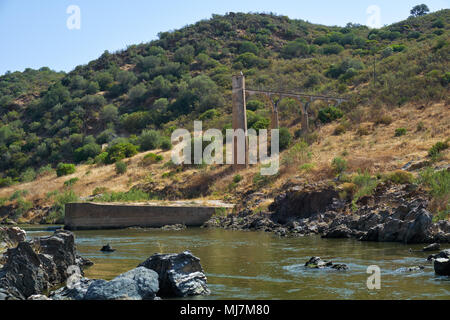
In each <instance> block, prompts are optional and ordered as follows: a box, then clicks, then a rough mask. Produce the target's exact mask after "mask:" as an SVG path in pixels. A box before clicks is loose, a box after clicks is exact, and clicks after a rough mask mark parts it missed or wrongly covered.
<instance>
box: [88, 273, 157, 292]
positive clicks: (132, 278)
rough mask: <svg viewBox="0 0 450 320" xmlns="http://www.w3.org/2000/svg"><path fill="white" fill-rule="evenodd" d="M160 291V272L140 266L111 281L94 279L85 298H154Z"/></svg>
mask: <svg viewBox="0 0 450 320" xmlns="http://www.w3.org/2000/svg"><path fill="white" fill-rule="evenodd" d="M158 291H159V284H158V274H157V273H156V272H154V271H153V270H149V269H147V268H145V267H138V268H136V269H133V270H130V271H128V272H126V273H124V274H121V275H120V276H118V277H116V278H114V279H113V280H111V281H105V280H95V281H93V282H92V283H91V284H90V286H89V288H88V289H87V291H86V295H85V296H84V300H154V299H155V298H156V293H157V292H158Z"/></svg>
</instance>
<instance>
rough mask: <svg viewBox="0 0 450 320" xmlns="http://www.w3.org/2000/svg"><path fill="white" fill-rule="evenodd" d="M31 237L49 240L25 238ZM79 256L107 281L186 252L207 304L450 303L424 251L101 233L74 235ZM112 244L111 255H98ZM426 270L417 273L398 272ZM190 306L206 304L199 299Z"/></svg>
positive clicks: (259, 237)
mask: <svg viewBox="0 0 450 320" xmlns="http://www.w3.org/2000/svg"><path fill="white" fill-rule="evenodd" d="M28 234H29V235H30V236H40V235H44V234H49V232H43V231H36V230H35V231H31V230H30V231H28ZM75 234H76V243H77V246H78V251H79V252H80V253H81V255H83V256H84V257H87V258H89V259H91V260H92V261H94V263H95V265H94V266H92V267H91V268H89V269H87V270H86V271H85V274H86V276H87V277H89V278H101V279H107V280H109V279H112V278H114V277H115V276H117V275H119V274H121V273H123V272H126V271H128V270H130V269H133V268H135V267H136V266H137V265H138V264H139V263H140V262H142V261H144V260H145V259H147V258H148V257H149V256H151V255H152V254H154V253H156V252H158V253H173V252H181V251H184V250H190V251H191V252H192V253H193V254H194V255H196V256H198V257H199V258H200V259H201V264H202V266H203V268H204V270H205V272H206V275H207V277H208V284H209V287H210V289H211V291H212V294H211V296H209V297H207V299H450V278H448V277H439V276H436V275H435V274H434V270H433V266H432V265H431V264H429V263H427V261H426V257H427V256H428V254H427V253H422V252H412V253H410V252H409V248H412V249H413V250H420V249H421V248H422V247H423V246H421V245H415V246H411V245H408V246H406V245H403V244H397V243H371V242H359V241H356V240H352V239H349V240H336V239H321V238H320V237H319V236H308V237H301V238H279V237H277V236H276V235H273V234H270V233H263V232H243V231H229V230H209V229H200V228H193V229H188V230H185V231H162V230H135V229H127V230H106V231H77V232H75ZM107 243H109V244H110V245H111V246H112V247H113V248H115V249H117V251H116V252H114V253H108V254H105V253H101V252H100V251H99V250H100V248H101V247H102V246H103V245H105V244H107ZM312 256H320V257H322V258H323V259H331V260H332V261H333V262H335V263H345V264H347V265H348V267H349V270H348V271H334V270H308V269H305V268H304V264H305V262H306V261H308V260H309V258H310V257H312ZM371 265H378V266H379V267H380V268H381V272H382V273H381V289H380V290H368V289H367V285H366V281H367V278H368V277H369V274H367V273H366V270H367V267H368V266H371ZM416 265H424V266H425V270H424V271H422V272H400V271H398V269H399V268H402V267H410V266H416ZM195 299H204V298H203V297H200V298H198V297H197V298H195Z"/></svg>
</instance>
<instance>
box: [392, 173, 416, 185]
mask: <svg viewBox="0 0 450 320" xmlns="http://www.w3.org/2000/svg"><path fill="white" fill-rule="evenodd" d="M385 180H387V181H391V182H393V183H396V184H405V183H412V182H413V181H414V176H413V175H412V173H410V172H407V171H403V170H397V171H394V172H390V173H387V174H386V176H385Z"/></svg>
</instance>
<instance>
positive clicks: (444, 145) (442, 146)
mask: <svg viewBox="0 0 450 320" xmlns="http://www.w3.org/2000/svg"><path fill="white" fill-rule="evenodd" d="M448 147H449V145H448V142H447V141H445V142H437V143H436V144H435V145H434V146H432V147H431V149H430V150H429V151H428V156H430V157H431V158H435V157H437V156H438V155H439V153H440V152H441V151H444V150H446V149H448Z"/></svg>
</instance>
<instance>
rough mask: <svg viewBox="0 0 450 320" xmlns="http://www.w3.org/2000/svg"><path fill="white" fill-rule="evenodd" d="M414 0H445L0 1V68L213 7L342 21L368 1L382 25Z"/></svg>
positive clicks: (432, 0)
mask: <svg viewBox="0 0 450 320" xmlns="http://www.w3.org/2000/svg"><path fill="white" fill-rule="evenodd" d="M422 2H424V3H426V4H427V5H428V7H429V8H430V9H431V11H437V10H440V9H445V8H449V3H450V0H369V1H367V0H358V1H349V0H340V1H336V0H313V1H311V0H307V1H304V0H257V1H254V0H228V1H225V0H220V1H216V0H164V1H162V0H158V1H156V0H127V1H126V0H39V1H34V0H33V1H30V0H0V74H4V73H5V72H6V71H8V70H9V71H16V70H19V71H23V70H24V69H25V68H34V69H38V68H40V67H43V66H47V67H50V68H51V69H53V70H57V71H60V70H64V71H70V70H72V69H73V68H74V67H75V66H77V65H79V64H86V63H88V62H89V61H91V60H93V59H96V58H98V57H99V56H100V55H101V54H102V53H103V51H105V50H109V51H110V52H114V51H116V50H119V49H124V48H126V47H127V46H128V45H131V44H138V43H142V42H148V41H151V40H153V39H156V38H157V34H158V32H160V31H169V30H173V29H178V28H181V27H183V26H185V25H187V24H192V23H195V22H197V21H199V20H201V19H208V18H210V17H211V15H212V14H213V13H217V14H225V13H227V12H273V13H277V14H282V15H287V16H289V17H290V18H298V19H303V20H307V21H310V22H313V23H320V24H326V25H341V26H343V25H345V24H347V23H348V22H353V23H361V24H367V19H368V14H367V8H368V7H370V6H371V5H376V6H378V7H379V8H380V20H381V24H382V25H385V24H391V23H393V22H397V21H400V20H403V19H405V18H407V17H408V16H409V11H410V9H411V8H412V7H413V6H414V5H417V4H420V3H422ZM70 5H76V6H78V7H79V9H80V29H69V28H68V27H67V20H68V18H69V17H70V16H71V15H72V14H70V13H67V8H68V7H69V6H70ZM71 21H74V20H71Z"/></svg>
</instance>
